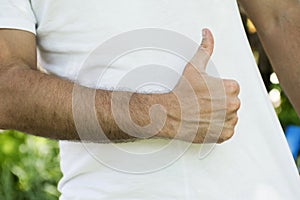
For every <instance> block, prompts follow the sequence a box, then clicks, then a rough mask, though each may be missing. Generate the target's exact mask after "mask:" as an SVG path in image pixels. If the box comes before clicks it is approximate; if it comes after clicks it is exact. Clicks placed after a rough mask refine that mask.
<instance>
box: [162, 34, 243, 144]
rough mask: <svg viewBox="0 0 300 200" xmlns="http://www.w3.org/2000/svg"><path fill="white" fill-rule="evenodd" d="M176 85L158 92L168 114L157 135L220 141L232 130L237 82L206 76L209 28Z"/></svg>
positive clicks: (210, 50)
mask: <svg viewBox="0 0 300 200" xmlns="http://www.w3.org/2000/svg"><path fill="white" fill-rule="evenodd" d="M202 35H203V37H202V38H203V39H202V42H201V45H200V47H199V48H198V50H197V52H196V53H195V55H194V57H193V58H192V59H191V60H190V62H189V63H188V64H187V65H186V67H185V69H184V72H183V75H182V77H181V79H180V81H179V82H178V84H177V85H176V87H175V89H174V90H173V91H172V92H170V93H168V94H166V95H161V96H160V97H159V98H160V100H159V102H160V103H161V104H163V105H164V109H165V111H166V113H167V118H166V122H165V125H164V127H163V128H162V130H161V131H160V133H159V134H158V136H162V137H167V138H176V139H180V140H185V141H190V142H193V143H212V142H217V143H222V142H224V141H226V140H228V139H229V138H231V137H232V136H233V134H234V128H235V126H236V124H237V122H238V117H237V111H238V109H239V107H240V100H239V98H238V94H239V85H238V83H237V82H236V81H234V80H225V79H221V78H216V77H212V76H209V75H208V74H207V73H206V71H205V70H206V66H207V63H208V61H209V59H210V57H211V55H212V53H213V49H214V39H213V36H212V33H211V32H210V31H209V30H208V29H203V31H202Z"/></svg>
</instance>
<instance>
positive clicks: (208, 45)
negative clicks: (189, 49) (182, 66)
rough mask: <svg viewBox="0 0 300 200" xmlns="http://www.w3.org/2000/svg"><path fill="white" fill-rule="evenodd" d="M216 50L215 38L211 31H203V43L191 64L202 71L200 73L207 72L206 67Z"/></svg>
mask: <svg viewBox="0 0 300 200" xmlns="http://www.w3.org/2000/svg"><path fill="white" fill-rule="evenodd" d="M213 50H214V38H213V35H212V33H211V31H210V30H209V29H203V30H202V42H201V45H200V47H199V48H198V50H197V52H196V53H195V55H194V57H193V58H192V60H191V61H190V63H191V64H192V65H193V66H194V67H196V68H198V69H200V71H205V69H206V65H207V63H208V61H209V59H210V57H211V55H212V53H213Z"/></svg>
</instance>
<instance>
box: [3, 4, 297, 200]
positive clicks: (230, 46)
mask: <svg viewBox="0 0 300 200" xmlns="http://www.w3.org/2000/svg"><path fill="white" fill-rule="evenodd" d="M0 9H1V12H0V27H2V28H14V29H21V30H27V31H30V32H33V33H35V34H36V36H37V42H38V48H39V62H40V64H41V65H42V66H43V67H44V68H45V69H46V70H47V72H48V73H51V74H54V75H57V76H60V77H62V78H65V79H69V80H74V81H76V80H77V81H78V79H77V78H78V76H77V75H78V72H79V70H80V69H81V68H80V67H81V66H82V64H84V63H86V62H85V61H86V58H87V57H88V56H89V55H90V53H91V52H92V51H93V50H94V49H95V48H96V47H98V46H99V45H100V44H102V43H103V42H105V41H107V40H109V39H111V38H112V37H113V36H117V35H119V34H121V33H125V32H128V31H132V30H137V29H145V28H151V29H149V30H150V32H151V31H153V30H169V31H173V32H176V33H180V34H181V35H182V36H185V37H186V38H189V39H190V40H192V41H195V42H197V43H199V42H200V41H201V29H202V28H204V27H209V28H210V29H211V30H212V32H213V34H214V37H215V51H214V55H213V57H212V61H213V62H214V64H215V66H217V71H218V73H219V74H220V75H221V77H223V78H231V79H235V80H237V81H238V82H239V84H240V87H241V93H240V96H239V97H240V99H241V109H240V111H239V123H238V125H237V128H236V134H235V135H234V137H233V138H232V139H231V140H230V141H228V142H226V143H224V144H221V145H217V146H216V147H215V148H214V149H213V150H212V152H211V153H210V154H209V155H208V156H206V157H205V158H203V159H199V149H200V147H201V145H198V144H192V145H191V146H189V148H188V150H187V151H186V152H185V153H184V154H183V155H182V156H179V157H178V155H179V153H178V151H177V150H178V149H180V148H179V146H180V145H183V146H184V144H183V143H182V144H181V143H179V144H178V143H177V144H175V145H173V146H171V145H168V144H169V142H170V141H168V140H163V139H151V140H141V141H136V142H128V143H120V144H82V143H75V142H66V141H61V142H60V155H61V170H62V172H63V178H62V180H61V181H60V183H59V186H58V188H59V190H60V191H61V192H62V196H61V198H60V199H62V200H67V199H68V200H69V199H72V200H73V199H131V200H132V199H164V200H166V199H209V200H220V199H224V200H240V199H243V200H265V199H272V200H276V199H280V200H287V199H289V200H296V199H299V198H300V190H299V186H300V185H299V177H298V173H297V169H296V167H295V164H294V161H293V158H292V156H291V154H290V152H289V149H288V145H287V143H286V141H285V138H284V135H283V132H282V130H281V127H280V124H279V122H278V120H277V117H276V114H275V112H274V110H273V108H272V105H271V103H270V102H269V100H268V98H267V93H266V90H265V88H264V86H263V83H262V80H261V77H260V75H259V72H258V70H257V67H256V64H255V61H254V59H253V56H252V53H251V49H250V47H249V44H248V42H247V39H246V36H245V33H244V31H243V27H242V23H241V20H240V16H239V12H238V8H237V3H236V2H235V0H187V1H181V0H128V1H124V0H90V1H85V2H83V1H79V0H59V1H54V0H31V1H28V0H2V1H1V4H0ZM153 28H155V29H153ZM147 30H148V29H147ZM154 32H155V31H154ZM165 32H168V31H165ZM134 34H136V32H134ZM125 35H126V34H125ZM154 35H155V34H154ZM171 35H172V34H171ZM131 36H132V35H131ZM148 36H149V35H148ZM155 37H157V36H155ZM146 38H147V37H146ZM175 38H176V37H175ZM117 39H118V37H117ZM131 39H132V38H131ZM137 39H138V38H137ZM139 39H140V38H139ZM148 39H149V37H148ZM169 39H170V38H168V37H166V38H164V40H166V41H168V40H169ZM173 39H174V38H173ZM173 39H172V40H171V39H170V41H171V43H172V42H173V41H174V40H173ZM178 41H180V40H178ZM127 42H128V41H127ZM135 42H136V41H135V39H134V38H133V40H132V43H135ZM173 43H174V44H176V42H173ZM121 44H122V43H120V48H122V45H121ZM130 44H131V42H129V44H127V45H130ZM175 46H176V45H175ZM105 55H106V54H104V57H105ZM152 63H155V64H159V65H168V66H171V68H172V70H173V71H174V72H177V73H179V74H180V73H181V72H182V70H183V68H184V66H185V61H184V60H183V59H179V58H178V56H174V54H173V55H171V54H168V53H165V52H163V51H160V52H159V53H157V52H156V51H153V50H151V49H150V50H146V51H144V52H142V53H141V52H138V51H137V52H134V53H132V54H130V55H127V56H123V57H120V59H118V60H117V61H116V62H113V63H112V65H111V66H110V68H109V69H107V71H106V72H105V73H104V75H103V76H102V77H101V81H100V82H97V83H95V82H94V83H93V81H94V80H96V79H95V78H94V77H93V71H91V72H88V71H85V72H84V73H85V76H84V77H85V78H86V79H87V82H89V81H90V80H92V84H93V86H94V87H109V88H115V87H116V86H117V84H118V83H119V81H120V80H121V79H122V78H123V77H124V76H125V75H126V74H128V73H129V72H130V71H132V70H134V69H135V68H136V67H137V66H141V65H150V64H152ZM96 65H97V66H100V68H101V63H96ZM96 65H95V66H96ZM148 68H149V66H148ZM90 69H98V67H95V68H93V67H91V68H90ZM146 71H147V73H148V74H147V77H152V78H154V79H155V77H157V76H159V74H157V72H155V70H154V71H152V72H151V70H146ZM135 72H137V73H135V74H133V77H135V78H137V79H138V77H140V76H141V77H145V76H144V73H145V72H143V70H140V71H139V70H137V71H135ZM159 77H160V79H168V77H169V76H168V74H166V73H164V74H160V76H159ZM97 80H98V79H97ZM150 80H151V78H150ZM82 81H83V82H84V81H85V80H82ZM79 82H80V80H79ZM168 83H170V85H172V83H174V84H175V83H176V78H174V77H173V78H171V79H170V80H168ZM154 85H155V84H154ZM120 86H121V87H122V86H123V85H122V84H121V85H120ZM152 86H153V85H150V86H149V88H148V89H150V90H151V89H153V90H158V89H159V88H155V87H154V86H153V87H152ZM124 87H127V85H125V86H124ZM176 145H177V146H176ZM178 145H179V146H178ZM166 146H171V148H169V150H168V151H167V153H169V154H168V155H167V154H164V153H166V152H164V153H162V154H159V153H158V156H157V155H156V157H151V156H148V157H147V156H146V157H147V158H146V159H144V158H145V156H143V155H151V153H153V152H155V151H157V152H161V151H162V149H163V148H164V147H166ZM177 147H178V148H177ZM117 150H120V151H119V152H123V153H124V152H125V153H126V152H127V154H126V155H133V157H126V155H125V154H121V153H120V154H119V153H118V151H117ZM172 154H174V155H175V156H174V157H172ZM177 154H178V155H177ZM124 155H125V156H124ZM136 155H142V156H141V159H140V161H139V159H136V158H137V157H138V156H136ZM165 155H166V157H164V156H165ZM169 155H170V157H168V156H169ZM177 157H178V159H173V160H172V159H171V158H177ZM168 159H170V160H168ZM165 160H167V162H164V161H165ZM171 161H172V162H171ZM143 169H145V171H143ZM151 169H155V170H154V171H152V170H151ZM124 171H125V172H124ZM147 171H148V173H147ZM126 172H127V173H126ZM134 172H138V173H135V174H134ZM142 172H144V173H142Z"/></svg>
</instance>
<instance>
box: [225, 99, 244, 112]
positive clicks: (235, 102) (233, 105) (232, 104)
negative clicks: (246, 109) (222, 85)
mask: <svg viewBox="0 0 300 200" xmlns="http://www.w3.org/2000/svg"><path fill="white" fill-rule="evenodd" d="M240 107H241V101H240V99H239V98H234V99H231V100H229V102H228V108H227V109H228V111H229V112H230V111H237V110H238V109H239V108H240Z"/></svg>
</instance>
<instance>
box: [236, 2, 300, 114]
mask: <svg viewBox="0 0 300 200" xmlns="http://www.w3.org/2000/svg"><path fill="white" fill-rule="evenodd" d="M239 3H240V4H241V5H242V7H243V8H244V10H245V11H246V13H247V15H248V16H249V18H250V19H251V20H252V21H253V23H254V24H255V26H256V29H257V32H258V35H259V37H260V39H261V41H262V44H263V46H264V49H265V50H266V52H267V54H268V56H269V58H270V61H271V64H272V66H273V68H274V70H275V72H276V74H277V76H278V78H279V81H280V85H281V86H282V88H283V89H284V92H285V93H286V95H287V96H288V97H289V99H290V101H291V103H292V104H293V106H294V108H295V110H296V111H297V113H298V116H300V92H299V88H300V1H299V0H239Z"/></svg>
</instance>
